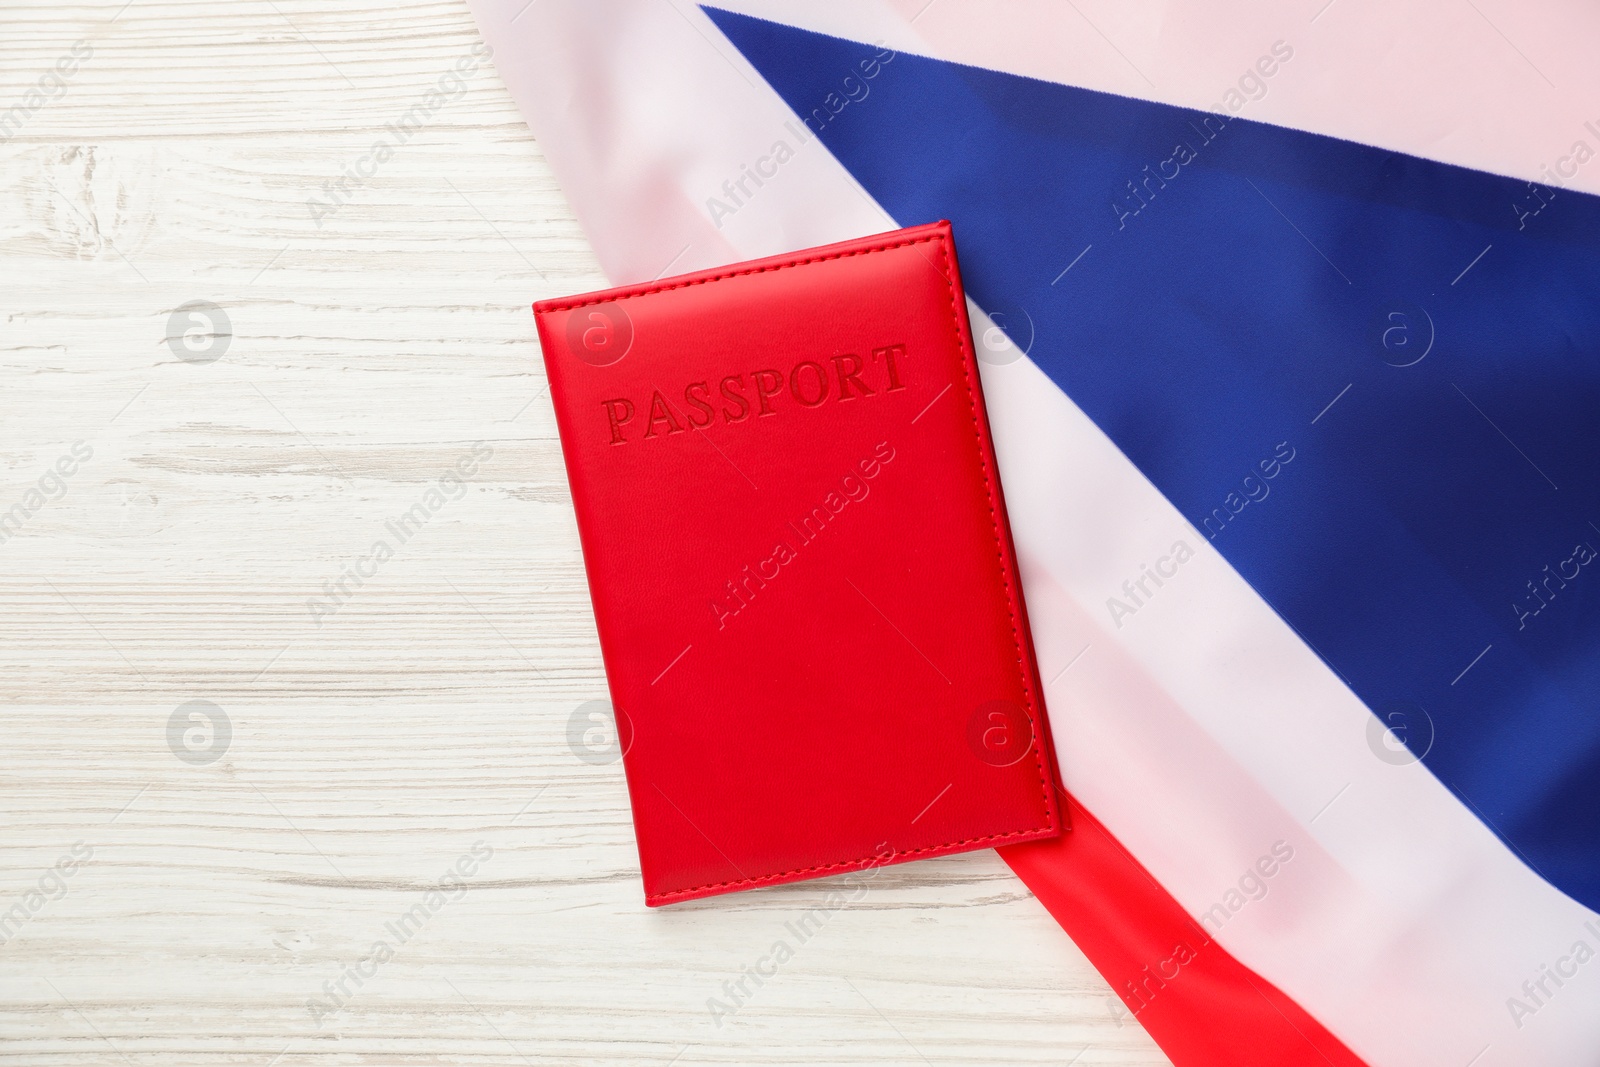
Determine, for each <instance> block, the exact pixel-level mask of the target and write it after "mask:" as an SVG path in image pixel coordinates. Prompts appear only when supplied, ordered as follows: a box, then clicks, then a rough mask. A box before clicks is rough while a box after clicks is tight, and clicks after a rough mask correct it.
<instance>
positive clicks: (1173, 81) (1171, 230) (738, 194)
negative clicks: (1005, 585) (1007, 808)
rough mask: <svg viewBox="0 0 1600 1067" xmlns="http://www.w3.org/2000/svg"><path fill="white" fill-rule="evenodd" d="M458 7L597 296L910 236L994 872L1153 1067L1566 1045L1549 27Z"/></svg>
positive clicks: (1572, 253) (1591, 19)
mask: <svg viewBox="0 0 1600 1067" xmlns="http://www.w3.org/2000/svg"><path fill="white" fill-rule="evenodd" d="M473 7H474V10H475V14H476V16H477V19H478V21H479V25H480V27H481V28H482V30H483V32H484V34H485V36H486V37H487V38H488V40H489V41H490V43H491V44H492V45H493V46H494V49H495V57H496V63H497V65H498V67H499V69H500V72H501V74H502V76H503V77H504V78H505V80H506V82H507V84H508V85H509V86H510V88H511V91H512V93H513V94H514V96H515V97H516V99H517V100H518V102H519V104H520V106H521V107H522V109H523V111H524V113H525V115H526V116H527V118H528V120H529V123H530V125H531V126H532V128H533V130H534V132H535V134H536V135H537V136H538V138H539V143H540V146H541V148H542V149H543V151H544V152H545V154H546V155H547V157H548V159H549V161H550V163H551V165H552V167H553V168H554V169H555V171H556V173H557V175H558V176H559V178H560V179H561V181H562V184H563V188H564V189H565V190H566V192H567V194H568V196H569V198H570V200H571V202H572V204H573V208H574V210H575V212H576V213H577V215H578V217H579V219H580V221H581V222H582V223H583V225H584V227H585V229H586V231H587V232H588V234H589V236H590V238H591V239H592V241H593V243H594V246H595V248H596V250H597V252H598V254H599V256H600V258H601V261H602V264H603V265H604V267H605V269H606V271H607V273H608V275H609V276H610V278H611V280H612V281H613V282H615V283H618V284H620V283H626V282H633V281H640V280H645V279H650V278H654V277H659V276H661V275H664V274H667V273H676V272H681V271H686V270H690V269H696V268H701V267H707V266H713V265H717V264H720V263H725V262H731V261H735V260H739V259H745V258H751V257H755V256H760V255H769V254H774V253H778V252H783V251H788V250H792V249H795V248H801V247H806V246H809V245H814V244H821V243H824V242H828V241H833V240H840V239H843V238H846V237H851V236H857V235H861V234H867V233H873V232H878V231H882V230H885V229H889V228H893V227H895V226H900V225H913V224H916V223H921V222H927V221H931V220H934V219H938V218H949V219H950V220H951V221H952V223H953V224H954V228H955V234H956V240H957V243H958V246H959V248H960V252H961V260H962V267H963V274H964V278H965V281H966V284H967V289H968V293H969V296H970V297H971V299H972V302H973V303H974V305H975V306H974V307H973V308H972V313H973V322H974V330H975V332H976V333H977V334H978V335H979V341H980V347H981V349H982V350H983V359H984V364H985V365H984V368H983V370H984V388H985V392H986V395H987V397H988V402H989V407H990V417H991V421H992V423H993V426H994V432H995V436H996V447H997V450H998V452H999V458H1000V463H1001V469H1002V476H1003V480H1004V482H1005V489H1006V497H1007V500H1008V503H1009V506H1010V511H1011V519H1012V525H1013V532H1014V535H1015V538H1016V541H1017V546H1018V551H1019V555H1020V557H1021V561H1022V569H1023V579H1024V585H1025V587H1026V593H1027V598H1028V604H1029V610H1030V615H1031V617H1032V620H1033V629H1034V638H1035V644H1036V646H1037V652H1038V658H1039V662H1040V667H1041V671H1042V673H1043V676H1044V678H1045V680H1046V682H1047V692H1046V697H1047V702H1048V704H1049V710H1050V716H1051V722H1052V727H1053V730H1054V733H1055V740H1056V744H1057V746H1058V757H1059V762H1060V766H1061V772H1062V778H1063V782H1064V784H1065V785H1066V787H1067V788H1068V789H1069V790H1070V793H1071V803H1072V805H1073V826H1074V829H1073V831H1072V832H1071V833H1069V834H1068V835H1067V836H1066V837H1065V838H1064V839H1063V840H1061V841H1060V842H1052V843H1047V844H1042V845H1037V846H1024V847H1020V848H1016V849H1011V850H1007V851H1006V852H1005V853H1004V855H1005V858H1006V859H1007V861H1008V862H1009V863H1010V864H1011V865H1012V867H1013V868H1014V869H1015V870H1016V871H1017V872H1018V874H1019V875H1020V876H1021V877H1022V878H1023V879H1024V880H1025V881H1026V882H1027V884H1028V885H1029V886H1030V887H1031V888H1032V889H1033V890H1034V892H1035V893H1036V894H1037V895H1038V897H1039V898H1040V900H1041V901H1042V902H1043V903H1044V904H1045V905H1046V906H1047V907H1048V908H1049V909H1050V910H1051V912H1052V913H1053V914H1054V915H1055V916H1056V917H1057V919H1058V920H1059V921H1060V922H1061V923H1062V925H1063V926H1064V927H1065V928H1066V929H1067V931H1068V932H1069V933H1070V934H1071V935H1072V936H1073V938H1074V939H1075V940H1076V941H1077V943H1078V944H1079V945H1080V947H1082V948H1083V950H1084V951H1085V953H1086V954H1087V955H1088V956H1089V957H1090V959H1091V960H1092V961H1093V962H1094V963H1095V965H1096V966H1097V967H1098V968H1099V969H1100V970H1101V972H1102V974H1103V975H1104V976H1105V977H1106V979H1107V981H1108V982H1109V983H1110V984H1111V986H1112V988H1113V989H1114V990H1115V991H1116V992H1117V994H1118V996H1119V997H1121V998H1122V1002H1123V1004H1124V1005H1125V1006H1126V1009H1127V1011H1128V1013H1129V1014H1130V1015H1131V1016H1133V1017H1136V1018H1137V1019H1138V1020H1139V1021H1140V1022H1141V1023H1143V1024H1144V1025H1145V1026H1146V1027H1147V1028H1149V1030H1150V1031H1151V1033H1152V1034H1153V1036H1154V1037H1155V1038H1156V1040H1157V1041H1158V1042H1159V1043H1160V1044H1161V1045H1162V1047H1163V1049H1164V1050H1165V1051H1166V1052H1167V1054H1168V1055H1169V1056H1170V1057H1171V1058H1172V1059H1173V1061H1174V1062H1175V1063H1177V1064H1179V1065H1180V1067H1189V1065H1198V1064H1228V1065H1239V1064H1252V1065H1253V1064H1260V1065H1267V1064H1285V1065H1286V1064H1302V1063H1305V1064H1330V1063H1331V1064H1339V1065H1344V1064H1352V1065H1354V1064H1362V1063H1365V1064H1369V1065H1371V1067H1410V1065H1428V1067H1433V1065H1437V1067H1468V1065H1473V1067H1492V1065H1522V1064H1539V1065H1541V1067H1543V1065H1550V1067H1566V1065H1572V1067H1578V1065H1592V1064H1593V1063H1595V1062H1596V1061H1597V1059H1600V962H1596V956H1597V954H1600V915H1597V912H1596V910H1595V909H1596V908H1600V714H1596V712H1597V711H1600V560H1597V556H1600V418H1597V415H1600V199H1597V197H1596V196H1595V195H1594V194H1596V193H1600V163H1597V162H1595V157H1596V153H1597V152H1600V103H1596V102H1597V101H1600V91H1597V90H1600V66H1597V65H1596V64H1594V63H1593V62H1592V61H1591V59H1590V57H1588V56H1587V55H1586V54H1585V42H1593V41H1594V40H1596V39H1600V36H1597V35H1600V12H1597V11H1595V10H1594V9H1592V8H1589V7H1583V6H1579V5H1575V4H1568V3H1559V2H1554V0H1544V2H1540V3H1523V4H1519V5H1512V4H1510V3H1509V2H1508V0H1497V2H1494V3H1490V2H1488V0H1472V2H1470V3H1468V4H1466V5H1458V4H1455V3H1453V2H1451V3H1447V2H1445V0H1419V2H1417V3H1414V4H1409V5H1404V6H1403V8H1402V7H1395V8H1393V9H1390V8H1388V7H1379V6H1376V5H1372V4H1370V3H1363V2H1362V0H1332V2H1331V3H1329V2H1327V0H1316V2H1315V3H1314V4H1308V5H1294V6H1293V9H1292V10H1291V9H1289V8H1287V7H1284V6H1282V5H1268V4H1265V3H1247V4H1237V3H1225V2H1224V0H1197V2H1194V3H1190V4H1186V5H1184V6H1183V7H1182V8H1181V9H1179V8H1177V7H1175V6H1171V5H1165V4H1149V5H1139V6H1136V7H1130V6H1125V5H1113V4H1110V3H1109V2H1105V3H1094V4H1090V3H1069V4H1065V5H1057V4H1053V3H1045V2H1043V0H1012V2H1006V3H1002V2H1000V0H932V2H929V0H910V2H904V3H901V2H897V0H848V2H845V0H834V2H823V3H818V2H815V0H810V2H806V0H723V2H722V3H720V4H719V5H718V6H716V7H695V6H692V5H690V4H688V3H682V2H677V0H537V2H535V3H532V4H529V3H527V0H473ZM1591 572H1596V573H1591Z"/></svg>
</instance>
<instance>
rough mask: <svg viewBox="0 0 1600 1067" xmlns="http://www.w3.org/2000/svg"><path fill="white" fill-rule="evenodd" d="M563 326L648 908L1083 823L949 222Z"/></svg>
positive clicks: (553, 308)
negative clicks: (1039, 645)
mask: <svg viewBox="0 0 1600 1067" xmlns="http://www.w3.org/2000/svg"><path fill="white" fill-rule="evenodd" d="M534 313H535V316H536V318H537V321H538V327H539V339H540V342H541V343H542V345H543V348H544V357H545V364H546V367H547V368H548V371H549V378H550V391H551V396H552V398H553V399H554V403H555V411H556V422H557V425H558V426H559V428H560V433H561V446H562V449H563V452H564V454H565V457H566V464H567V474H568V478H569V479H570V482H571V486H572V498H573V503H574V506H575V508H576V511H577V518H578V532H579V535H580V538H581V540H582V543H583V556H584V565H585V567H586V569H587V571H588V576H589V590H590V593H591V595H592V597H593V600H594V609H595V621H596V623H597V626H598V628H599V634H600V647H601V651H602V653H603V655H604V658H605V666H606V677H607V679H608V681H609V683H610V688H611V699H612V704H613V707H614V709H615V712H616V719H617V728H618V735H619V737H620V739H621V743H622V746H623V761H624V764H625V766H626V769H627V777H628V792H629V796H630V798H631V800H632V803H633V820H634V828H635V831H636V834H637V838H638V845H639V862H640V866H641V868H642V869H643V874H644V888H645V901H646V903H648V904H650V905H652V906H655V905H661V904H670V903H673V902H676V901H681V900H690V899H693V898H696V897H704V896H710V895H712V894H716V893H726V892H731V891H734V890H738V889H747V888H752V887H755V886H762V885H772V884H775V883H779V882H790V881H796V880H799V879H802V878H814V877H819V876H822V875H827V874H837V873H841V872H845V871H852V870H860V869H864V868H875V867H878V866H881V865H883V864H885V863H894V862H900V861H904V860H910V859H918V858H923V857H928V856H939V855H945V854H947V853H952V852H964V851H969V850H972V849H978V848H989V847H993V846H996V845H1004V844H1014V843H1018V842H1023V841H1033V840H1038V839H1041V838H1048V837H1053V836H1055V835H1056V834H1058V833H1059V832H1060V829H1061V820H1062V816H1061V813H1060V811H1059V809H1058V805H1057V798H1056V792H1055V788H1054V784H1055V770H1054V763H1053V760H1052V749H1051V746H1050V742H1049V734H1048V727H1047V725H1046V720H1045V716H1044V709H1043V703H1042V693H1041V690H1042V687H1041V686H1040V684H1039V679H1038V667H1037V666H1036V664H1035V663H1034V658H1033V644H1032V641H1031V639H1030V637H1029V634H1028V624H1027V617H1026V615H1025V613H1024V608H1023V603H1022V590H1021V586H1020V584H1019V582H1018V579H1017V565H1016V560H1015V555H1014V551H1013V548H1012V544H1011V533H1010V529H1009V527H1008V526H1007V524H1006V516H1005V507H1004V503H1003V501H1002V499H1001V495H1000V483H999V480H998V478H997V477H996V471H995V461H994V449H993V446H992V444H991V442H990V438H989V425H988V422H987V419H986V417H985V414H984V408H983V400H982V394H981V392H980V387H979V382H978V369H977V365H976V363H975V362H974V359H973V348H972V341H971V334H970V331H969V329H968V325H967V314H966V302H965V298H964V297H963V295H962V289H961V280H960V277H959V274H958V272H957V266H956V257H955V246H954V242H953V241H952V239H951V233H950V225H949V223H947V222H939V223H934V224H931V225H927V226H919V227H915V228H912V229H906V230H899V231H896V232H893V233H887V234H880V235H878V236H875V237H867V238H860V239H857V240H852V241H844V242H841V243H839V244H834V245H828V246H825V247H822V248H814V249H809V250H807V251H804V252H798V253H794V254H792V255H786V256H778V257H774V258H771V259H763V260H756V261H753V262H750V263H744V264H737V265H734V266H730V267H725V268H720V269H716V270H709V271H703V272H700V273H696V274H687V275H683V276H681V277H676V278H668V279H665V280H663V281H658V282H652V283H650V284H648V285H632V286H624V287H622V288H618V289H611V290H607V291H605V292H600V293H591V294H588V295H584V296H578V297H571V298H568V299H562V300H546V301H541V302H539V303H537V304H535V305H534Z"/></svg>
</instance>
